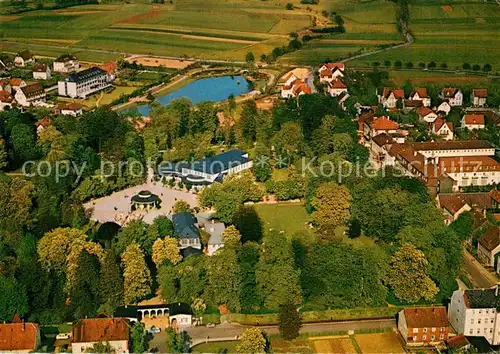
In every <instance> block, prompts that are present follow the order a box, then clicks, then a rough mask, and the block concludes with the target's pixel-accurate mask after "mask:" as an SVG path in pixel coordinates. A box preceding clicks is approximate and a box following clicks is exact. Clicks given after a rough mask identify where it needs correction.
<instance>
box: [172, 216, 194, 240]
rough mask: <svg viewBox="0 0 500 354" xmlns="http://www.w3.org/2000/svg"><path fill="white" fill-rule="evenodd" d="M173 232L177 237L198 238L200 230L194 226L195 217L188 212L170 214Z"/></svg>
mask: <svg viewBox="0 0 500 354" xmlns="http://www.w3.org/2000/svg"><path fill="white" fill-rule="evenodd" d="M172 223H173V224H174V233H175V235H176V236H177V237H179V238H199V237H200V231H199V230H198V228H197V227H196V219H195V218H194V216H192V215H191V214H189V213H179V214H174V215H172Z"/></svg>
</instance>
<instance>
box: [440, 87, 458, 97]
mask: <svg viewBox="0 0 500 354" xmlns="http://www.w3.org/2000/svg"><path fill="white" fill-rule="evenodd" d="M458 91H460V90H459V89H457V88H455V87H445V88H443V89H442V90H441V94H442V95H443V96H444V97H445V98H453V97H455V95H456V94H457V93H458Z"/></svg>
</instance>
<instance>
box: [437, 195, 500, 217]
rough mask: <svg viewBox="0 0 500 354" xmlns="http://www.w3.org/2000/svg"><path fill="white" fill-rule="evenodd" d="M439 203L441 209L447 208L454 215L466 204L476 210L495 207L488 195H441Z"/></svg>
mask: <svg viewBox="0 0 500 354" xmlns="http://www.w3.org/2000/svg"><path fill="white" fill-rule="evenodd" d="M438 201H439V206H440V207H441V208H445V209H446V210H448V211H449V212H450V213H452V214H455V213H456V212H458V211H459V210H460V209H461V208H462V207H463V206H464V205H465V204H468V205H469V206H470V207H471V208H473V209H475V210H484V209H488V208H491V207H492V205H493V203H492V202H491V198H490V197H489V195H488V193H449V194H448V193H446V194H443V193H441V194H439V196H438Z"/></svg>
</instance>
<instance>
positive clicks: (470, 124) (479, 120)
mask: <svg viewBox="0 0 500 354" xmlns="http://www.w3.org/2000/svg"><path fill="white" fill-rule="evenodd" d="M485 124H486V122H485V119H484V115H483V114H465V115H464V116H463V117H462V127H463V128H467V129H469V130H475V129H484V127H485Z"/></svg>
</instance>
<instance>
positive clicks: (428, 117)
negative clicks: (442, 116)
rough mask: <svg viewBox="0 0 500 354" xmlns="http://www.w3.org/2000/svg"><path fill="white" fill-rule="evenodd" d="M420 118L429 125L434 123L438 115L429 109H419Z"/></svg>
mask: <svg viewBox="0 0 500 354" xmlns="http://www.w3.org/2000/svg"><path fill="white" fill-rule="evenodd" d="M416 112H417V114H418V118H419V119H420V120H422V121H424V122H427V123H434V121H435V120H436V118H437V117H438V115H437V114H436V113H434V111H433V110H432V109H430V108H429V107H419V108H417V110H416Z"/></svg>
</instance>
